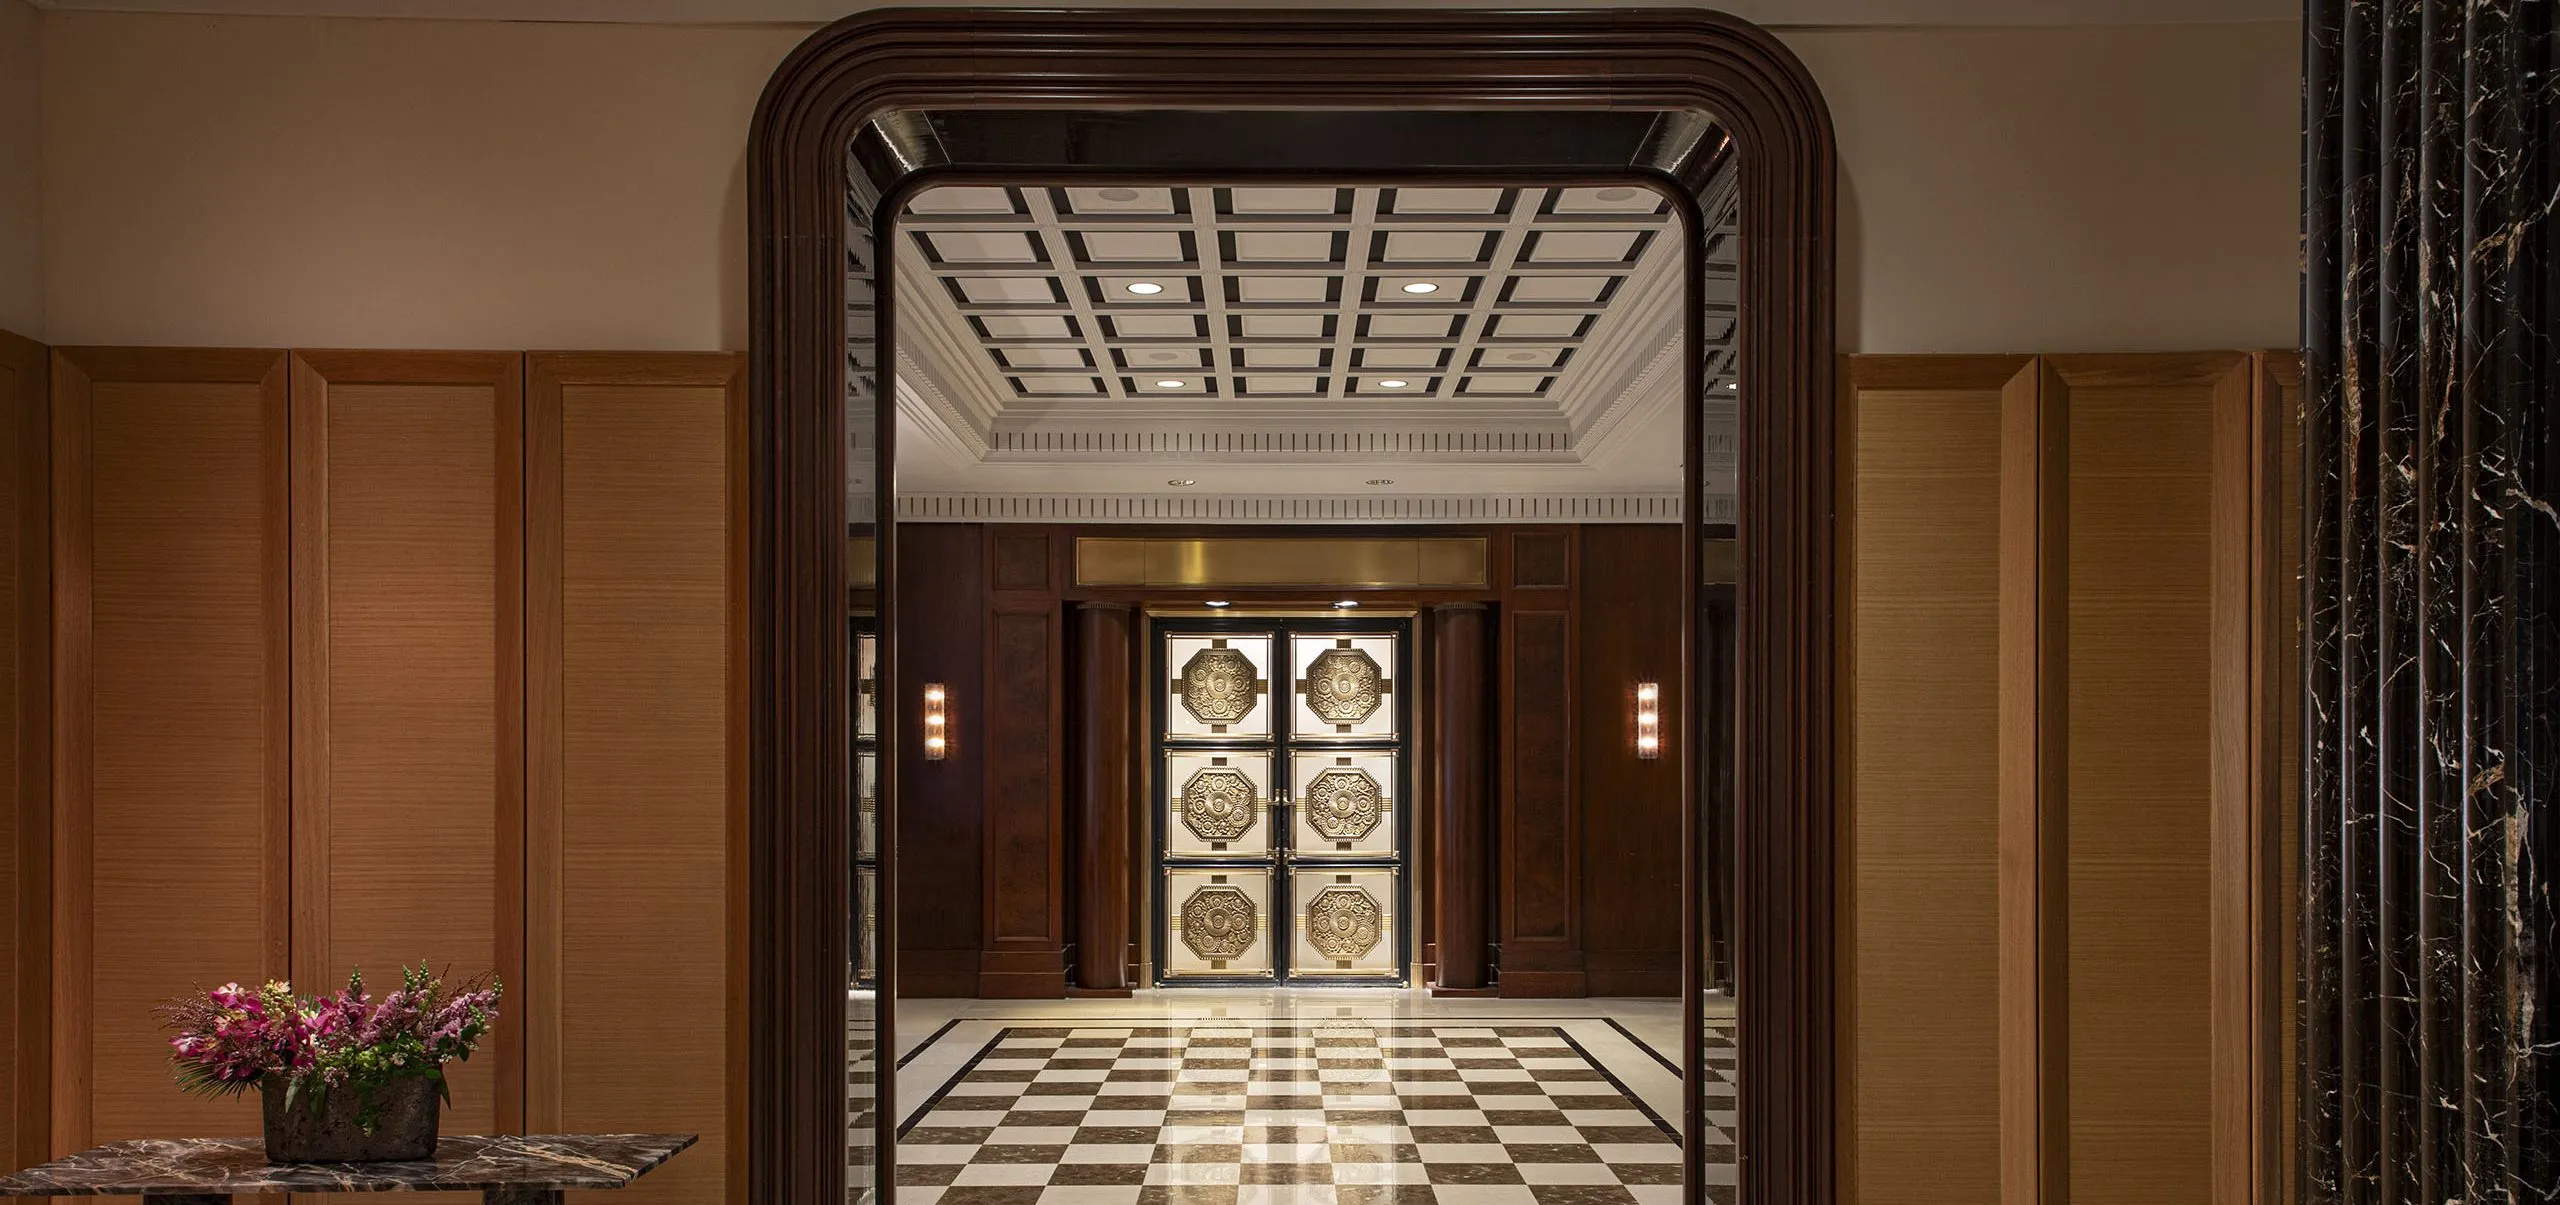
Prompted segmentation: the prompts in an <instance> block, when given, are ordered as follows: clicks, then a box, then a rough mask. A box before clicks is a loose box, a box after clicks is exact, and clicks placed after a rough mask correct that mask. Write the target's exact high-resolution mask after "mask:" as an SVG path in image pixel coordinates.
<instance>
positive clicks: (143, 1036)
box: [52, 349, 290, 1153]
mask: <svg viewBox="0 0 2560 1205" xmlns="http://www.w3.org/2000/svg"><path fill="white" fill-rule="evenodd" d="M52 388H53V419H54V430H53V434H54V465H55V469H56V471H55V473H54V479H53V485H54V493H53V538H54V575H55V587H56V595H55V604H56V605H55V614H54V643H55V649H56V651H57V654H58V656H57V662H56V672H55V675H54V685H55V696H54V711H55V718H56V725H55V731H54V775H55V789H56V797H55V831H54V850H55V861H54V926H55V928H54V944H55V964H54V977H53V984H54V1001H53V1009H54V1016H55V1017H56V1019H57V1021H58V1022H59V1023H58V1024H56V1025H55V1027H54V1030H53V1068H52V1070H53V1080H54V1092H53V1099H54V1110H55V1111H54V1117H53V1124H52V1129H53V1146H54V1149H55V1151H56V1152H57V1153H65V1152H69V1151H73V1150H78V1149H80V1148H82V1147H86V1146H89V1145H92V1144H93V1143H97V1142H104V1141H109V1140H113V1139H118V1138H130V1137H139V1136H145V1135H178V1134H191V1133H192V1134H208V1133H212V1134H227V1133H252V1132H255V1131H256V1129H257V1125H258V1121H257V1112H256V1105H255V1102H254V1101H246V1100H235V1101H228V1102H208V1101H203V1100H198V1099H195V1098H190V1097H185V1096H181V1095H179V1094H178V1092H177V1090H176V1089H175V1088H174V1087H172V1086H171V1083H170V1078H169V1066H168V1057H167V1047H166V1045H165V1041H166V1038H165V1035H164V1034H162V1033H161V1032H160V1027H159V1022H158V1019H157V1018H156V1017H155V1016H154V1015H153V1013H152V1009H153V1007H154V1006H155V1005H157V1004H159V1003H160V1002H161V1001H162V1000H164V999H167V998H168V997H170V996H174V995H177V994H179V993H181V992H185V991H189V990H193V989H197V988H202V987H206V986H209V985H213V984H219V983H221V982H224V981H225V980H232V979H237V980H242V981H247V980H250V979H252V978H254V977H258V976H276V977H281V976H283V975H285V974H286V973H287V971H288V966H287V963H286V949H287V940H288V939H287V919H286V899H287V890H286V882H287V880H286V859H287V848H286V846H287V828H288V819H289V807H290V797H289V794H288V756H289V739H288V733H287V723H286V718H287V697H288V689H287V657H288V649H287V629H286V612H287V601H286V582H287V515H286V497H287V492H288V491H287V482H286V434H285V432H286V411H285V356H284V354H283V353H282V352H269V351H108V350H95V349H66V350H64V351H61V352H58V353H57V354H56V356H55V359H54V362H53V386H52Z"/></svg>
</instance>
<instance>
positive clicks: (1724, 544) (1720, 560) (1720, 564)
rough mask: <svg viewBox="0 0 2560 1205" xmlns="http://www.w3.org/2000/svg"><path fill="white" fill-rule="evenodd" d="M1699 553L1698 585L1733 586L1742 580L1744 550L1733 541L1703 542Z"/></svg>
mask: <svg viewBox="0 0 2560 1205" xmlns="http://www.w3.org/2000/svg"><path fill="white" fill-rule="evenodd" d="M1700 543H1701V547H1700V549H1699V552H1698V584H1700V585H1702V586H1731V585H1735V584H1737V583H1739V582H1741V580H1742V550H1741V547H1740V545H1738V544H1736V543H1735V542H1734V541H1732V540H1704V541H1701V542H1700Z"/></svg>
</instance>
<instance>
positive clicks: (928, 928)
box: [881, 523, 989, 996]
mask: <svg viewBox="0 0 2560 1205" xmlns="http://www.w3.org/2000/svg"><path fill="white" fill-rule="evenodd" d="M985 536H986V528H984V527H982V526H979V525H977V524H974V523H919V524H913V525H902V526H901V527H900V528H899V529H898V575H897V588H898V684H897V691H898V693H897V695H896V698H897V700H898V702H899V704H900V705H901V706H900V708H899V709H898V711H897V714H898V715H900V716H905V715H908V714H910V711H909V710H908V708H909V707H910V706H911V705H912V704H913V703H914V701H915V700H917V699H920V698H922V697H923V696H924V686H925V683H928V682H939V683H942V684H943V685H944V686H945V687H947V688H949V689H950V691H951V695H950V701H949V711H950V720H949V726H950V731H951V748H952V754H951V756H950V757H948V758H945V759H943V760H942V761H938V762H930V761H926V760H925V759H924V742H922V741H921V740H918V739H917V734H916V733H914V732H912V731H906V730H900V731H897V732H889V733H883V734H882V736H881V743H882V745H883V746H884V747H886V748H888V749H891V750H894V756H896V757H897V759H898V803H897V807H898V994H899V995H902V996H974V995H976V994H978V950H979V938H980V933H979V928H980V923H981V915H982V913H981V909H980V897H981V894H982V890H981V880H980V877H979V873H978V870H979V865H980V863H981V862H982V860H983V854H982V847H983V845H984V840H985V837H984V833H983V831H982V829H981V824H982V821H983V810H984V796H985V789H986V764H987V750H988V749H989V746H988V745H987V744H986V743H985V740H986V726H985V723H984V721H983V719H982V717H983V716H984V715H985V714H986V704H987V694H986V692H985V691H984V690H983V689H980V687H981V685H982V684H983V683H984V682H985V680H986V677H985V671H984V666H985V664H986V650H987V634H986V607H987V603H986V591H985V584H986V571H987V552H986V543H985Z"/></svg>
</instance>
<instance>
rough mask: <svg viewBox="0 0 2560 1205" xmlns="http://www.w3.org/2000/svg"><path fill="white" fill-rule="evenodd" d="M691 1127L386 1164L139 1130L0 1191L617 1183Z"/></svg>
mask: <svg viewBox="0 0 2560 1205" xmlns="http://www.w3.org/2000/svg"><path fill="white" fill-rule="evenodd" d="M694 1138H695V1136H694V1135H692V1134H495V1135H477V1134H453V1135H447V1136H445V1137H444V1138H443V1139H441V1140H440V1141H438V1142H437V1144H436V1153H435V1155H434V1157H433V1158H428V1159H416V1160H404V1161H399V1162H391V1163H269V1162H267V1147H266V1142H265V1141H264V1140H263V1139H258V1138H141V1139H134V1140H131V1141H126V1142H110V1143H108V1144H107V1145H105V1146H102V1147H97V1148H95V1149H93V1150H86V1151H82V1152H80V1153H79V1154H77V1155H71V1156H68V1157H66V1158H61V1159H56V1160H54V1161H53V1162H51V1163H42V1164H38V1165H36V1166H34V1167H30V1168H28V1169H26V1170H25V1171H22V1172H19V1173H17V1174H16V1175H12V1176H5V1177H0V1196H8V1197H89V1196H125V1195H131V1194H136V1193H150V1194H153V1195H168V1194H212V1195H221V1194H228V1193H254V1192H474V1191H477V1192H493V1191H505V1190H532V1191H536V1192H541V1191H558V1190H561V1189H571V1188H620V1187H622V1186H624V1185H626V1184H629V1183H631V1182H632V1181H633V1180H637V1179H639V1178H640V1177H641V1176H643V1175H646V1174H647V1173H649V1172H650V1171H651V1170H653V1169H655V1168H656V1167H657V1166H658V1165H659V1164H662V1163H665V1162H666V1161H667V1160H669V1159H671V1158H674V1157H675V1154H676V1152H678V1151H681V1150H683V1149H684V1148H686V1147H689V1146H692V1145H693V1143H694Z"/></svg>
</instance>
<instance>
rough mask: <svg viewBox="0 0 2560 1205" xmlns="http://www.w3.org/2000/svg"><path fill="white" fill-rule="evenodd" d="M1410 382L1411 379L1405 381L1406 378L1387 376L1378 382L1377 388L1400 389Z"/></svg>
mask: <svg viewBox="0 0 2560 1205" xmlns="http://www.w3.org/2000/svg"><path fill="white" fill-rule="evenodd" d="M1412 383H1413V382H1411V381H1407V380H1402V379H1399V378H1394V377H1390V378H1388V379H1386V380H1383V381H1380V382H1378V388H1380V389H1402V388H1404V387H1405V386H1407V385H1410V384H1412Z"/></svg>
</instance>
